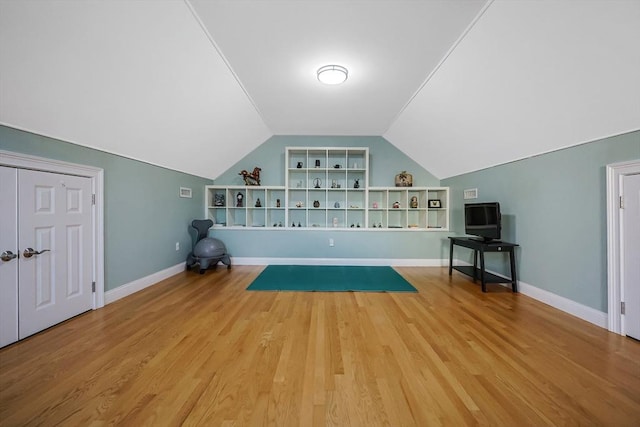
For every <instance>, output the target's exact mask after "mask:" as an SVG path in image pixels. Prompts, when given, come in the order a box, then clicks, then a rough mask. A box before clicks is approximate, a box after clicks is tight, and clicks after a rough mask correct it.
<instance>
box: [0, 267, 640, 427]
mask: <svg viewBox="0 0 640 427" xmlns="http://www.w3.org/2000/svg"><path fill="white" fill-rule="evenodd" d="M261 270H262V267H254V266H235V267H233V269H232V270H230V271H227V270H226V269H225V268H222V267H218V269H217V270H215V271H209V272H207V273H206V274H205V275H202V276H201V275H199V274H197V273H191V272H185V273H181V274H178V275H177V276H174V277H172V278H170V279H167V280H165V281H163V282H161V283H159V284H158V285H155V286H153V287H151V288H148V289H146V290H144V291H142V292H139V293H137V294H134V295H132V296H130V297H127V298H125V299H122V300H120V301H117V302H115V303H113V304H110V305H108V306H107V307H105V308H103V309H100V310H97V311H93V312H89V313H86V314H84V315H82V316H79V317H77V318H75V319H72V320H70V321H67V322H65V323H63V324H61V325H58V326H56V327H53V328H51V329H49V330H47V331H44V332H42V333H40V334H38V335H36V336H34V337H31V338H29V339H26V340H24V341H22V342H20V343H17V344H14V345H12V346H9V347H6V348H4V349H2V350H0V425H3V426H24V425H45V426H53V425H59V424H60V425H65V426H90V425H105V424H113V425H116V424H117V425H132V426H142V425H154V426H164V425H180V424H184V425H206V426H214V425H247V426H260V425H274V426H298V425H300V426H312V425H315V426H324V425H343V426H349V425H351V426H378V425H390V426H411V425H416V426H430V425H443V426H463V425H492V426H502V425H504V426H525V425H532V426H543V425H605V426H637V425H640V343H639V342H636V341H633V340H631V339H629V338H624V337H621V336H617V335H614V334H611V333H609V332H607V331H606V330H604V329H601V328H598V327H596V326H593V325H591V324H589V323H586V322H584V321H581V320H578V319H576V318H574V317H571V316H569V315H566V314H563V313H562V312H560V311H557V310H555V309H552V308H550V307H549V306H546V305H544V304H541V303H539V302H537V301H535V300H532V299H530V298H528V297H526V296H524V295H520V294H512V293H511V292H510V291H509V290H507V289H505V288H503V287H501V286H498V285H490V286H489V290H490V292H489V293H487V294H482V293H481V292H480V286H479V285H477V284H473V283H472V282H471V281H470V280H469V279H468V278H467V277H466V276H462V275H461V274H459V273H457V272H454V275H453V278H449V276H448V275H447V270H446V269H445V268H408V267H403V268H397V270H398V271H399V272H400V273H401V274H402V275H403V276H404V277H405V278H406V279H407V280H409V281H410V282H411V283H412V284H413V285H414V286H415V287H416V288H417V289H418V290H419V293H417V294H407V293H398V294H382V293H349V292H344V293H340V292H338V293H304V292H299V293H296V292H248V291H245V288H246V287H247V286H248V285H249V283H250V282H251V281H252V279H253V278H254V277H255V276H257V275H258V274H259V272H260V271H261Z"/></svg>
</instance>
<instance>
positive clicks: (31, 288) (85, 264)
mask: <svg viewBox="0 0 640 427" xmlns="http://www.w3.org/2000/svg"><path fill="white" fill-rule="evenodd" d="M18 215H19V216H18V222H19V227H18V230H19V231H18V242H19V244H20V249H21V254H20V263H19V271H18V274H19V283H20V285H19V297H18V300H19V317H18V319H19V321H18V323H19V336H20V339H22V338H25V337H27V336H29V335H32V334H34V333H36V332H38V331H41V330H43V329H45V328H48V327H49V326H52V325H55V324H56V323H59V322H62V321H63V320H66V319H68V318H70V317H73V316H75V315H77V314H80V313H83V312H85V311H87V310H90V309H91V307H92V304H93V294H92V290H91V282H92V271H91V268H92V259H91V254H92V228H91V227H92V213H91V179H89V178H85V177H77V176H69V175H60V174H55V173H49V172H38V171H30V170H23V169H21V170H19V171H18ZM29 248H31V249H33V251H29ZM29 252H35V254H33V255H31V256H30V254H29Z"/></svg>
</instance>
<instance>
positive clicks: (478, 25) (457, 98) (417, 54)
mask: <svg viewBox="0 0 640 427" xmlns="http://www.w3.org/2000/svg"><path fill="white" fill-rule="evenodd" d="M637 22H640V1H637V0H610V1H609V0H594V1H573V2H569V1H561V0H547V1H525V0H519V1H504V0H502V1H494V2H486V1H485V0H443V1H436V0H424V1H421V0H408V1H400V0H378V1H376V0H369V1H358V0H341V1H337V0H336V1H331V0H306V1H304V0H290V1H274V0H262V1H261V0H254V1H243V0H235V1H230V0H229V1H222V0H210V1H206V0H190V1H183V0H165V1H154V0H136V1H131V0H113V1H108V2H107V1H102V0H88V1H77V0H43V1H13V0H0V123H3V124H6V125H9V126H13V127H17V128H21V129H26V130H29V131H32V132H36V133H40V134H44V135H48V136H53V137H57V138H60V139H63V140H66V141H70V142H74V143H77V144H80V145H85V146H90V147H95V148H98V149H101V150H105V151H108V152H113V153H116V154H121V155H125V156H127V157H132V158H135V159H140V160H143V161H147V162H149V163H153V164H158V165H161V166H165V167H169V168H172V169H176V170H180V171H185V172H189V173H192V174H195V175H199V176H204V177H208V178H216V177H217V176H218V175H220V174H221V173H223V172H224V171H225V170H226V169H227V168H228V167H229V165H232V164H235V163H236V162H237V161H238V160H240V159H241V158H242V157H243V156H244V155H246V154H247V153H248V152H250V151H251V150H253V149H254V148H256V147H257V146H258V145H260V144H261V143H263V142H264V141H265V140H266V139H268V138H269V137H270V136H271V135H273V134H289V135H382V136H384V137H385V138H387V140H389V141H390V142H391V143H392V144H394V145H395V146H396V147H398V148H399V149H400V150H402V151H404V152H405V153H407V154H408V155H409V156H410V157H412V158H413V159H414V160H416V161H417V162H418V163H419V164H421V165H422V166H423V167H424V168H425V169H427V170H429V171H430V172H431V173H433V174H434V175H436V176H437V177H440V178H444V177H448V176H453V175H457V174H460V173H464V172H468V171H472V170H476V169H480V168H484V167H487V166H491V165H494V164H500V163H504V162H508V161H511V160H514V159H518V158H523V157H527V156H531V155H535V154H539V153H542V152H547V151H551V150H554V149H558V148H562V147H566V146H571V145H575V144H579V143H582V142H587V141H591V140H594V139H598V138H602V137H605V136H610V135H614V134H618V133H622V132H626V131H630V130H636V129H640V79H638V77H637V76H638V75H640V42H639V40H640V26H638V25H637ZM331 63H338V64H340V65H344V66H346V67H347V68H349V71H350V75H349V79H348V80H347V82H346V83H345V84H343V85H340V86H325V85H322V84H321V83H319V82H318V81H317V79H316V76H315V71H316V70H317V68H319V67H320V66H322V65H326V64H331Z"/></svg>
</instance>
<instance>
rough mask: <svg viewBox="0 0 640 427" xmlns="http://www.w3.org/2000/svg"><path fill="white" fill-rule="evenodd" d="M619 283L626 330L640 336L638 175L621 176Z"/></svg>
mask: <svg viewBox="0 0 640 427" xmlns="http://www.w3.org/2000/svg"><path fill="white" fill-rule="evenodd" d="M622 185H623V189H624V209H623V210H622V217H623V228H624V233H623V235H622V246H623V256H622V259H623V265H624V268H623V271H622V286H623V289H624V291H623V292H624V301H625V316H624V317H625V319H624V321H625V333H626V334H627V335H628V336H630V337H633V338H635V339H637V340H640V175H627V176H624V177H623V184H622Z"/></svg>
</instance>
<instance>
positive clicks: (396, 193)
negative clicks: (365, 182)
mask: <svg viewBox="0 0 640 427" xmlns="http://www.w3.org/2000/svg"><path fill="white" fill-rule="evenodd" d="M368 192H369V207H368V218H369V223H368V225H369V227H370V228H378V229H380V228H382V229H385V228H393V229H405V228H406V229H421V230H425V229H428V230H434V231H437V230H448V229H449V208H448V206H449V189H448V188H447V187H370V188H369V191H368Z"/></svg>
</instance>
